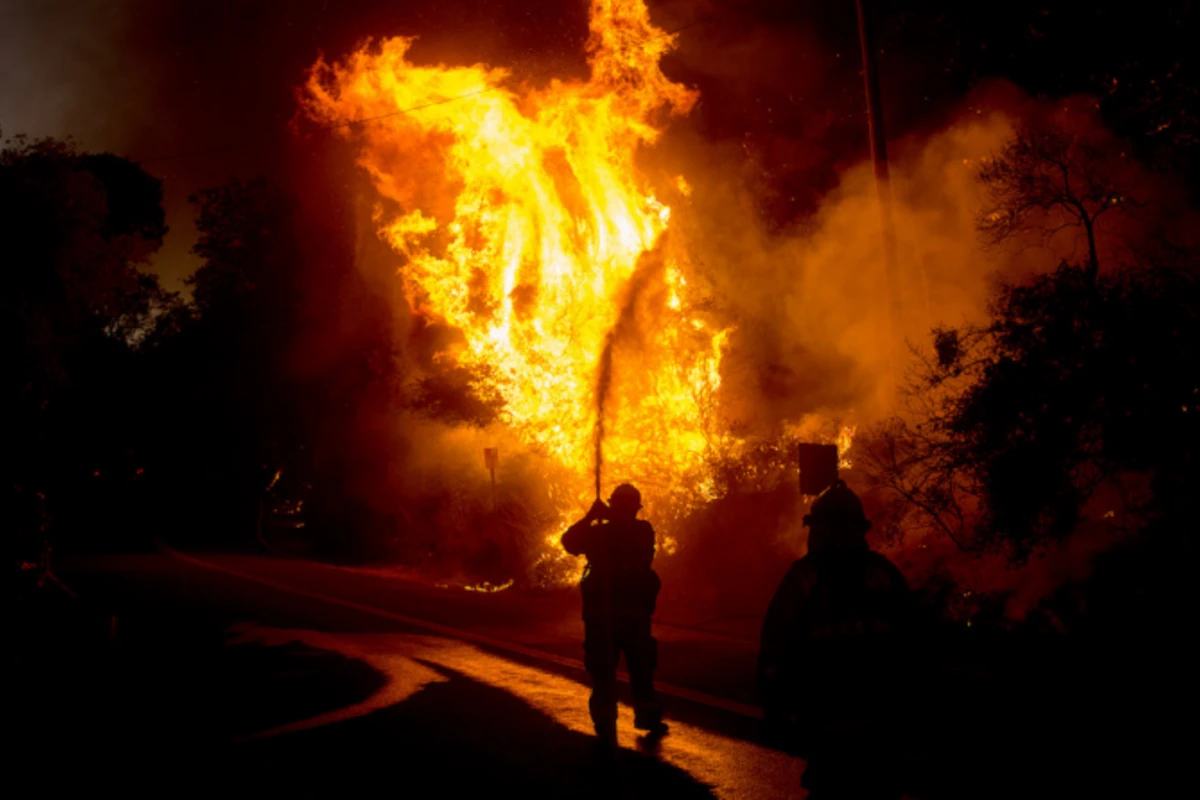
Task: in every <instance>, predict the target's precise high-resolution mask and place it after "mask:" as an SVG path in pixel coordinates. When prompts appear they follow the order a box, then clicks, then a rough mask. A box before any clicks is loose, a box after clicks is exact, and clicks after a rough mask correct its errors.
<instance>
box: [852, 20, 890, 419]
mask: <svg viewBox="0 0 1200 800" xmlns="http://www.w3.org/2000/svg"><path fill="white" fill-rule="evenodd" d="M855 5H856V6H857V8H858V40H859V44H860V45H861V47H862V63H863V86H864V88H865V89H866V94H867V126H868V130H869V131H870V137H871V161H872V162H873V163H874V165H875V190H876V192H877V193H878V195H879V225H880V233H881V235H882V238H883V291H884V297H885V301H886V309H887V310H886V325H887V330H886V338H887V341H888V370H889V372H890V378H891V385H890V386H889V387H888V397H889V401H891V400H892V399H893V398H894V396H895V391H896V387H897V385H898V377H897V375H896V349H897V348H898V347H899V346H900V341H899V330H900V320H901V308H900V295H899V286H898V285H897V265H896V261H897V258H896V221H895V217H894V215H893V213H892V187H891V180H890V176H889V174H888V157H887V134H886V133H884V128H883V100H882V97H881V95H880V92H879V67H878V65H877V64H876V61H875V45H874V42H873V41H872V38H871V27H870V24H869V22H868V20H867V10H866V8H865V7H864V6H865V0H855Z"/></svg>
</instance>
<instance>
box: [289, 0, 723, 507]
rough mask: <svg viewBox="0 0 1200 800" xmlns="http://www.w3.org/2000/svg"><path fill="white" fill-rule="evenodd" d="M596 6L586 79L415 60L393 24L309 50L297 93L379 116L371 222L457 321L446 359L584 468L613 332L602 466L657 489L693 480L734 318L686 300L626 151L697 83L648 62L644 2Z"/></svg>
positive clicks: (410, 274)
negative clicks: (323, 49)
mask: <svg viewBox="0 0 1200 800" xmlns="http://www.w3.org/2000/svg"><path fill="white" fill-rule="evenodd" d="M590 19H591V22H590V36H589V39H588V43H587V50H588V56H589V65H590V68H591V77H590V79H588V80H587V81H561V80H557V79H555V80H551V81H550V82H549V84H548V85H547V86H545V87H544V88H513V87H512V86H511V85H510V82H511V74H510V73H509V71H507V70H505V69H501V68H492V67H488V66H484V65H474V66H469V67H459V66H418V65H415V64H413V63H411V62H410V61H409V60H408V57H407V56H408V51H409V49H410V47H411V45H412V43H413V39H411V38H404V37H398V38H393V39H388V40H385V41H383V42H380V43H379V44H378V45H376V46H371V45H368V46H366V47H364V48H363V49H361V50H359V51H358V52H356V53H354V54H353V55H352V56H350V57H349V58H348V59H347V60H346V61H344V62H343V63H340V64H334V65H329V64H325V63H319V64H317V65H316V67H315V68H314V70H313V73H312V76H311V78H310V81H309V84H308V108H309V112H310V113H311V114H313V115H314V116H315V117H317V118H318V119H321V120H322V121H325V122H329V123H340V122H346V121H349V120H355V119H371V118H380V117H382V118H381V119H372V121H370V122H369V123H367V124H365V125H364V126H363V127H362V128H361V130H360V132H359V133H358V134H357V135H358V136H360V137H361V138H360V140H359V141H360V145H361V147H360V151H359V163H360V164H361V166H362V167H363V168H364V169H365V170H366V171H367V172H368V173H369V174H370V176H371V177H372V179H373V182H374V186H375V189H376V190H377V192H378V194H379V200H380V203H379V206H378V210H377V212H376V222H377V224H378V226H379V231H380V235H381V236H382V237H384V239H385V240H386V241H387V242H388V243H389V244H390V245H391V246H392V247H393V248H394V250H395V251H396V252H397V253H398V254H400V255H401V256H402V257H403V258H404V260H405V263H404V265H403V267H402V268H401V273H402V275H403V280H404V286H405V290H406V292H407V295H408V299H409V302H410V303H411V305H412V307H413V308H414V309H415V310H416V311H417V312H418V313H420V314H424V315H426V316H428V317H430V318H432V319H436V320H439V321H442V322H445V323H447V324H449V325H451V326H453V327H454V328H456V329H458V330H459V331H461V332H462V334H463V336H464V339H465V342H464V343H463V344H462V346H461V347H460V348H459V349H458V350H457V351H455V352H453V353H450V354H447V357H449V358H452V359H453V360H454V361H455V362H456V363H457V364H458V365H460V366H464V367H467V368H469V369H470V370H471V372H472V374H473V375H475V376H477V377H476V380H477V381H479V382H486V383H487V387H486V388H488V389H492V390H495V391H498V392H499V393H500V395H501V396H502V397H503V399H504V402H505V409H504V416H503V420H504V422H505V423H506V424H507V425H508V426H509V427H510V428H511V429H512V430H513V431H514V432H516V434H517V435H518V436H519V437H520V438H521V439H522V441H524V442H525V443H526V444H528V445H530V446H532V447H535V448H537V449H539V450H540V451H542V452H544V453H546V454H548V455H549V456H551V457H552V458H553V459H555V460H556V461H558V462H559V463H561V464H562V465H563V466H564V467H566V468H567V469H568V470H569V471H570V472H571V473H575V474H579V475H580V476H581V477H582V476H585V475H587V474H588V472H589V471H590V469H591V468H592V466H593V465H592V463H591V462H592V453H593V447H592V441H591V440H592V437H593V432H594V429H595V425H596V416H597V411H596V402H595V399H594V398H595V395H596V379H597V363H598V359H599V357H600V354H601V352H602V350H603V348H604V344H605V340H606V337H608V336H609V335H610V333H614V331H615V338H616V348H617V352H616V353H615V354H614V364H613V371H614V382H613V389H612V392H611V395H610V398H609V401H608V403H607V404H606V407H605V428H606V435H605V438H604V459H605V461H608V462H610V463H614V464H615V465H619V470H620V473H621V475H620V478H621V479H623V480H635V481H642V482H643V483H646V484H648V488H649V489H650V492H651V493H653V492H654V490H655V486H656V485H657V486H658V487H659V488H660V491H668V492H670V491H673V488H672V487H673V486H690V487H692V490H693V491H700V492H703V487H704V486H705V485H706V484H705V480H704V473H705V471H706V470H705V463H706V459H707V458H708V457H709V456H710V455H711V450H712V448H713V447H714V446H715V444H716V442H715V441H714V439H719V438H721V436H722V434H720V433H719V432H717V431H715V430H714V428H713V422H712V420H713V419H714V418H715V414H714V411H715V402H716V399H715V396H716V391H717V389H718V387H719V385H720V363H721V357H722V348H723V344H724V341H725V339H726V336H727V335H728V330H727V329H721V328H720V327H719V326H718V325H715V324H713V322H712V321H711V320H709V319H706V318H705V317H704V315H703V314H702V313H701V312H700V310H699V309H698V308H697V306H698V305H699V301H698V299H697V297H696V294H697V293H696V292H695V290H694V288H693V281H691V280H689V278H690V277H691V276H689V274H688V273H689V263H688V260H687V257H686V253H684V252H682V248H679V247H673V246H672V243H671V241H670V237H669V235H668V234H669V228H670V219H671V209H670V207H668V206H667V205H666V204H665V203H664V202H663V201H661V200H660V199H659V198H658V197H656V196H655V194H654V192H653V191H652V189H651V188H650V186H649V184H650V181H649V180H648V179H647V178H646V176H645V175H643V174H642V173H641V172H640V171H639V168H638V166H637V165H636V164H635V157H636V156H637V155H638V153H639V150H640V149H641V148H643V147H645V146H648V145H652V144H654V142H655V141H656V140H657V139H658V137H659V135H660V133H661V130H662V128H661V126H662V125H663V124H664V123H665V120H666V119H668V118H669V117H671V116H675V115H682V114H685V113H686V112H687V111H688V110H689V109H690V108H691V107H692V105H693V103H694V102H695V100H696V95H695V93H694V92H692V91H690V90H689V89H687V88H686V87H684V86H682V85H680V84H677V83H674V82H672V81H671V80H669V79H668V78H667V77H666V76H664V75H663V73H662V71H661V70H660V67H659V60H660V59H661V57H662V56H663V55H664V54H665V53H667V52H669V51H670V50H671V49H672V48H673V47H674V46H675V37H674V36H673V35H670V34H667V33H665V32H664V31H662V30H661V29H659V28H657V27H655V26H654V25H652V24H651V23H650V19H649V13H648V11H647V10H646V7H645V5H644V4H643V2H642V0H594V2H593V3H592V7H591V18H590ZM451 99H453V102H445V103H444V104H443V105H442V106H440V107H436V106H435V107H429V108H427V110H414V111H412V112H411V113H399V112H401V111H403V110H404V109H412V108H414V107H417V106H422V105H424V106H429V105H430V104H431V103H439V102H440V101H450V100H451ZM664 184H665V185H666V186H668V187H676V186H685V187H686V186H688V184H687V181H686V179H684V178H683V177H682V176H670V177H669V178H668V179H667V180H666V181H664ZM689 188H690V187H689ZM672 190H673V188H668V191H672ZM679 196H680V198H681V199H682V198H683V197H684V193H682V192H681V193H680V195H679ZM623 309H625V314H624V315H623V314H622V310H623ZM630 316H632V317H633V324H632V325H626V326H624V327H626V328H631V329H632V330H625V331H624V333H622V331H621V330H620V327H621V326H618V322H619V319H621V318H623V317H630ZM667 476H670V478H669V483H670V484H671V486H668V485H667V483H668V479H667ZM613 477H616V476H613ZM696 487H700V488H699V489H697V488H696Z"/></svg>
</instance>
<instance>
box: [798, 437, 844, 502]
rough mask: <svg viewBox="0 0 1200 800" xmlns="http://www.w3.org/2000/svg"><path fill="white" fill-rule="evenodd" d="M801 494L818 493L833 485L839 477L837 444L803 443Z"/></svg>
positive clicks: (800, 450) (801, 450) (801, 448)
mask: <svg viewBox="0 0 1200 800" xmlns="http://www.w3.org/2000/svg"><path fill="white" fill-rule="evenodd" d="M799 455H800V494H803V495H810V496H811V495H818V494H820V493H821V492H823V491H825V490H826V489H828V488H829V487H830V486H832V485H833V482H834V481H836V480H837V477H838V449H837V445H836V444H801V445H800V446H799Z"/></svg>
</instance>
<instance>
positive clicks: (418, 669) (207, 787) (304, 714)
mask: <svg viewBox="0 0 1200 800" xmlns="http://www.w3.org/2000/svg"><path fill="white" fill-rule="evenodd" d="M60 571H61V573H62V575H63V577H64V580H65V581H66V582H67V584H68V585H69V586H70V587H71V588H72V589H73V590H74V591H75V593H77V594H78V596H79V600H77V601H67V600H63V601H62V603H63V607H64V608H63V610H62V615H61V616H62V618H64V619H70V620H72V622H71V623H70V624H71V625H73V626H74V628H73V631H72V632H66V633H64V632H62V631H60V632H59V633H58V634H56V638H55V640H54V641H52V642H47V643H44V644H45V645H46V646H47V647H50V648H51V649H53V648H58V649H59V651H60V652H59V653H58V656H59V657H58V658H55V659H53V660H49V659H47V661H46V663H45V664H44V665H42V666H41V667H38V670H39V671H38V674H37V675H36V676H35V677H34V678H30V680H29V681H27V683H28V682H32V684H33V685H34V686H35V689H34V691H32V692H30V693H28V694H26V695H24V696H23V697H22V698H20V699H19V700H18V702H17V703H16V704H15V705H16V707H15V709H14V710H15V711H16V715H17V718H20V719H26V720H36V722H35V723H33V724H29V725H27V726H26V728H25V730H26V731H27V733H26V735H25V736H24V739H23V741H22V742H21V743H20V745H19V746H18V748H17V750H16V752H17V753H18V758H19V763H22V764H23V765H24V767H25V770H24V772H23V773H22V774H23V775H24V777H25V778H28V779H34V776H39V777H40V779H41V780H44V781H45V783H44V784H43V785H44V786H45V787H47V788H49V789H51V793H52V794H57V792H55V791H53V789H62V790H63V791H64V792H66V791H68V790H78V789H81V788H82V789H100V788H104V789H106V790H110V789H115V790H119V791H122V792H124V793H125V794H127V795H143V794H145V795H149V794H153V795H157V796H162V795H169V796H181V795H202V794H203V795H211V794H212V793H214V792H220V793H221V794H224V795H233V796H250V795H255V796H262V795H266V796H280V795H285V794H286V795H288V796H293V797H294V796H302V797H327V796H331V795H340V796H347V795H360V794H366V793H367V792H374V791H377V790H381V791H385V792H395V793H398V794H400V795H402V796H413V797H424V796H440V797H460V796H467V795H477V794H479V793H489V794H491V793H496V792H501V793H503V795H504V796H521V797H567V796H570V797H589V796H595V797H601V796H602V797H612V796H618V797H622V796H624V797H651V796H654V797H690V796H695V797H707V796H716V797H754V798H769V797H795V796H802V795H801V794H800V790H799V789H798V784H799V779H800V774H801V771H802V769H803V762H801V761H800V760H799V759H796V758H794V757H791V756H789V755H787V754H784V753H781V752H779V751H777V750H773V749H771V748H768V747H765V746H763V745H761V744H759V743H758V741H757V739H758V735H759V731H758V725H759V721H758V719H757V718H756V714H757V710H756V709H755V708H754V706H753V705H752V700H753V696H752V690H751V679H752V675H753V664H754V657H755V644H754V642H753V641H750V640H747V639H742V638H739V637H736V636H729V635H726V634H712V633H706V632H703V631H698V630H693V629H691V628H686V627H676V626H669V625H659V626H658V628H657V630H656V635H657V636H658V637H659V639H660V641H661V667H660V670H659V678H660V682H661V685H662V690H663V692H664V694H665V697H664V701H665V703H666V704H667V706H668V709H669V715H670V717H671V731H670V733H669V734H668V735H667V736H666V737H665V738H663V739H662V740H661V741H658V742H651V741H649V740H647V739H645V738H644V737H641V736H640V735H639V734H638V733H637V732H636V731H634V729H633V727H632V712H631V711H630V709H629V707H628V705H623V706H622V710H621V714H622V716H621V720H620V726H619V728H620V730H619V736H620V743H621V746H622V752H621V755H620V757H619V759H618V761H617V763H616V764H615V765H613V764H611V763H607V762H605V761H604V760H603V759H602V758H598V757H597V753H596V752H595V750H594V747H593V745H594V742H593V739H592V736H591V726H590V722H589V720H588V716H587V693H588V689H587V685H586V675H585V673H584V672H583V670H582V663H581V661H580V658H581V656H582V651H581V647H580V642H581V639H582V624H581V622H580V621H579V608H578V600H577V598H576V595H575V593H573V592H554V593H545V594H538V593H520V592H516V591H508V592H500V593H495V594H484V593H473V592H466V591H463V590H462V589H451V588H439V587H437V586H431V585H425V584H421V583H417V582H410V581H402V580H397V579H395V578H393V577H385V576H381V575H378V574H372V573H369V572H365V571H354V570H346V569H339V568H335V567H330V566H326V565H321V564H316V563H312V562H306V561H299V560H283V559H275V558H269V557H260V556H250V555H211V554H206V555H194V554H182V553H175V552H163V553H156V554H134V555H121V556H103V557H90V558H88V559H82V560H77V561H76V562H74V563H71V564H67V565H63V568H62V569H61V570H60ZM80 609H82V611H81V610H80ZM60 627H61V626H60ZM26 666H29V665H26ZM624 689H627V687H623V690H624ZM627 699H628V698H627V697H626V700H627ZM64 764H69V765H70V766H69V768H66V769H64V767H63V765H64ZM41 780H38V782H39V783H40V782H41Z"/></svg>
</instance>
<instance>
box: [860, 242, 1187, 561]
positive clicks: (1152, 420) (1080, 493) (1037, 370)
mask: <svg viewBox="0 0 1200 800" xmlns="http://www.w3.org/2000/svg"><path fill="white" fill-rule="evenodd" d="M1198 289H1200V287H1197V284H1196V280H1195V273H1194V272H1188V271H1182V270H1175V269H1158V270H1122V271H1116V272H1111V273H1106V274H1101V275H1099V276H1097V275H1096V274H1095V273H1094V272H1093V271H1092V270H1090V269H1088V268H1080V267H1074V266H1070V265H1066V264H1064V265H1062V266H1060V267H1059V268H1058V269H1057V270H1055V271H1054V272H1052V273H1050V274H1047V275H1044V276H1041V277H1040V278H1038V279H1036V280H1035V281H1033V282H1032V283H1030V284H1028V285H1021V286H1008V287H1005V288H1003V289H1002V290H1001V291H1000V293H999V295H998V297H997V299H996V300H995V302H994V304H993V306H992V311H991V315H990V320H989V321H988V322H987V323H986V324H985V325H982V326H978V327H964V328H961V329H957V330H953V329H947V330H939V331H936V332H935V337H934V338H935V354H936V355H935V357H932V358H927V359H923V360H922V361H921V362H920V366H919V368H918V369H917V371H916V372H915V374H914V375H913V378H912V382H911V385H910V391H909V393H908V396H909V398H910V400H911V402H912V403H913V411H914V413H913V417H912V418H913V419H914V420H915V421H914V422H911V423H905V422H898V421H897V422H893V423H892V424H891V427H890V428H889V429H888V430H887V431H886V433H885V435H884V436H883V437H881V439H880V441H879V442H877V443H876V449H875V450H874V451H873V454H872V466H873V468H874V469H875V470H876V474H877V476H878V477H879V478H880V480H881V481H882V482H883V483H884V484H885V485H887V486H888V487H889V488H891V489H893V490H895V491H896V492H899V493H900V494H901V495H902V496H903V497H904V498H905V499H907V500H908V501H909V502H910V503H911V504H912V509H913V512H912V513H913V514H914V516H915V518H916V519H917V520H919V521H920V522H921V523H923V524H925V525H929V526H932V527H934V528H936V529H938V530H941V531H942V532H944V533H946V534H948V535H950V536H952V537H953V538H954V539H955V540H956V541H957V542H959V543H960V544H961V545H963V546H964V547H971V548H995V549H1001V550H1004V551H1006V552H1008V553H1009V554H1011V555H1013V556H1014V557H1017V558H1022V557H1024V556H1026V555H1028V554H1029V553H1030V552H1032V551H1034V550H1036V549H1037V548H1038V547H1040V546H1041V545H1044V544H1045V543H1047V542H1049V541H1053V540H1058V539H1062V538H1064V537H1066V536H1067V535H1069V534H1070V533H1072V532H1073V531H1074V530H1075V529H1076V528H1077V526H1078V524H1079V523H1080V521H1081V519H1083V518H1084V517H1085V516H1087V515H1089V514H1091V515H1096V516H1098V517H1099V518H1102V519H1107V520H1110V521H1111V522H1112V523H1113V524H1122V523H1124V524H1128V525H1129V526H1130V527H1131V528H1134V529H1142V528H1144V527H1145V526H1147V525H1150V524H1154V523H1155V522H1157V521H1162V520H1167V521H1169V522H1170V524H1173V525H1181V524H1182V523H1183V521H1184V520H1187V519H1190V518H1191V517H1190V515H1191V514H1193V513H1194V512H1195V511H1196V509H1195V501H1194V499H1193V497H1192V490H1191V489H1189V488H1188V487H1189V486H1192V485H1194V481H1195V480H1196V478H1197V477H1198V475H1197V465H1198V463H1200V460H1198V459H1200V449H1198V445H1200V419H1198V417H1197V413H1200V393H1198V392H1200V390H1198V389H1197V387H1198V386H1200V367H1198V366H1197V365H1198V364H1200V352H1197V351H1198V343H1200V291H1198ZM1101 499H1102V500H1103V502H1100V503H1099V507H1093V508H1089V503H1092V502H1093V501H1100V500H1101Z"/></svg>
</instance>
